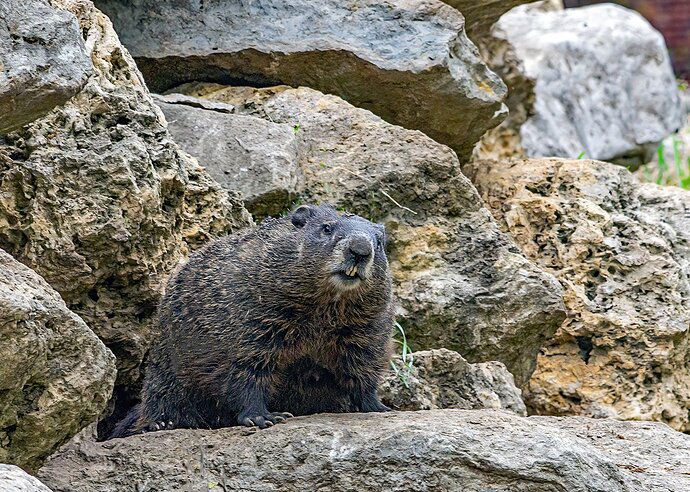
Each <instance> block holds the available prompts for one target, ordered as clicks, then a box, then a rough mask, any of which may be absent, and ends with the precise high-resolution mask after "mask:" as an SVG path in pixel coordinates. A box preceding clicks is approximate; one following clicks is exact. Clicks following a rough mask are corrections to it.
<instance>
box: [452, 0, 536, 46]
mask: <svg viewBox="0 0 690 492" xmlns="http://www.w3.org/2000/svg"><path fill="white" fill-rule="evenodd" d="M442 1H443V2H445V3H447V4H448V5H450V6H451V7H453V8H455V9H457V10H459V11H460V12H461V13H462V16H463V17H464V18H465V30H466V31H467V36H469V38H470V39H471V40H472V41H474V42H475V43H478V42H480V40H481V39H483V38H484V37H485V36H487V35H488V34H489V31H490V30H491V26H493V25H494V24H495V23H496V21H497V20H498V18H499V17H501V16H502V15H503V14H505V13H506V12H508V11H509V10H510V9H512V8H513V7H517V6H518V5H522V4H523V3H531V2H534V1H535V0H442Z"/></svg>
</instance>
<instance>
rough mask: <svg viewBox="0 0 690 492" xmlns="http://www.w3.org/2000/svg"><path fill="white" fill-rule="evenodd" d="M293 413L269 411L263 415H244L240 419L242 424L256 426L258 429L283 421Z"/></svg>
mask: <svg viewBox="0 0 690 492" xmlns="http://www.w3.org/2000/svg"><path fill="white" fill-rule="evenodd" d="M292 416H293V415H292V414H291V413H289V412H270V413H266V414H265V415H255V416H251V417H244V418H243V419H241V420H240V423H241V424H242V425H246V426H247V427H258V428H259V429H266V428H267V427H273V426H274V425H275V424H279V423H281V422H285V420H287V419H289V418H290V417H292Z"/></svg>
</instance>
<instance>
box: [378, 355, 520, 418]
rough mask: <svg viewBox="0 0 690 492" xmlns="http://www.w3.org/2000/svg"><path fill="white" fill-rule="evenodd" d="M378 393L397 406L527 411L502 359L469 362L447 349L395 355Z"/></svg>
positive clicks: (397, 407) (392, 405)
mask: <svg viewBox="0 0 690 492" xmlns="http://www.w3.org/2000/svg"><path fill="white" fill-rule="evenodd" d="M392 364H393V365H394V366H395V369H394V370H392V371H389V372H388V374H387V375H386V377H385V379H384V380H383V382H382V383H381V385H380V386H379V390H378V393H379V396H380V397H381V400H382V401H383V402H384V403H385V404H386V405H388V406H389V407H391V408H393V409H395V410H432V409H437V408H462V409H465V410H476V409H481V408H495V409H506V410H512V411H513V412H515V413H517V414H518V415H527V410H526V408H525V403H524V402H523V401H522V397H521V393H520V390H519V389H518V388H517V387H515V381H514V378H513V375H512V374H510V373H509V372H508V370H507V369H506V366H505V365H503V364H502V363H501V362H481V363H476V364H470V363H469V362H467V361H466V360H465V359H463V357H462V356H461V355H460V354H458V353H457V352H453V351H452V350H448V349H434V350H421V351H419V352H413V353H410V354H406V355H405V358H404V359H403V358H402V356H400V355H399V356H396V357H394V358H393V360H392Z"/></svg>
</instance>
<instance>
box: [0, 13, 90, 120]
mask: <svg viewBox="0 0 690 492" xmlns="http://www.w3.org/2000/svg"><path fill="white" fill-rule="evenodd" d="M92 71H93V68H92V66H91V59H90V58H89V55H88V54H87V53H86V48H85V47H84V40H83V39H82V37H81V34H80V32H79V25H78V24H77V19H76V18H75V17H74V15H73V14H71V13H69V12H65V11H62V10H59V9H56V8H54V7H52V6H51V5H50V3H49V2H48V1H47V0H3V1H2V2H1V3H0V133H6V132H8V131H12V130H16V129H17V128H20V127H21V126H22V125H25V124H26V123H29V122H31V121H33V120H35V119H36V118H38V117H40V116H43V115H44V114H46V113H47V112H48V111H50V110H51V109H53V108H54V107H55V106H57V105H59V104H63V103H64V102H65V101H67V100H68V99H69V98H71V97H72V96H74V95H75V94H76V93H77V92H79V91H80V90H81V88H82V87H83V86H84V84H85V83H86V80H87V78H88V77H89V75H90V74H91V73H92Z"/></svg>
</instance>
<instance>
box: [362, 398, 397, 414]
mask: <svg viewBox="0 0 690 492" xmlns="http://www.w3.org/2000/svg"><path fill="white" fill-rule="evenodd" d="M361 409H362V412H390V411H391V409H390V408H388V407H387V406H386V405H384V404H383V403H381V402H380V401H378V400H376V401H369V402H364V403H363V404H362V407H361Z"/></svg>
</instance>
